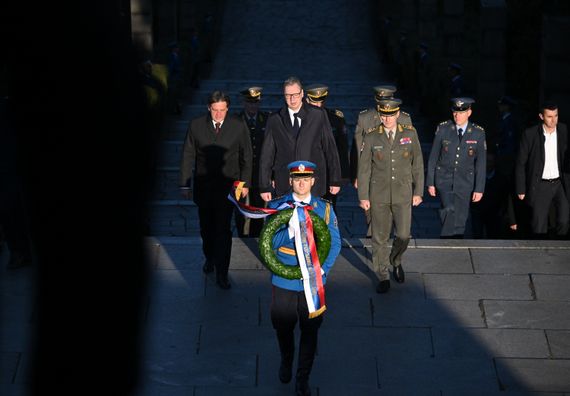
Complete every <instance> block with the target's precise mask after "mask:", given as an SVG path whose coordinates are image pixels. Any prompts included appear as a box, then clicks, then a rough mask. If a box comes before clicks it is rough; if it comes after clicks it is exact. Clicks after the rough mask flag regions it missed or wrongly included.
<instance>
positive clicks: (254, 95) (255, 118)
mask: <svg viewBox="0 0 570 396" xmlns="http://www.w3.org/2000/svg"><path fill="white" fill-rule="evenodd" d="M262 90H263V88H261V87H249V88H246V89H243V90H241V91H240V95H241V96H242V101H243V110H242V111H241V112H240V113H239V114H238V115H239V116H240V117H241V118H243V120H244V121H245V123H246V124H247V127H248V129H249V137H250V138H251V148H252V150H253V165H252V166H253V173H252V185H251V188H250V193H249V194H248V195H247V196H246V197H245V203H246V204H247V205H252V206H255V207H258V208H263V207H264V206H265V202H264V201H263V200H262V199H261V197H260V196H259V156H260V153H261V146H262V144H263V137H264V135H265V124H266V123H267V117H268V116H269V113H268V112H266V111H262V110H259V107H260V105H261V92H262ZM235 223H236V229H237V233H238V236H239V237H240V238H243V237H252V238H256V237H258V236H259V233H260V232H261V228H262V227H263V219H250V218H247V217H244V216H243V215H242V214H241V213H240V212H239V211H238V210H236V211H235Z"/></svg>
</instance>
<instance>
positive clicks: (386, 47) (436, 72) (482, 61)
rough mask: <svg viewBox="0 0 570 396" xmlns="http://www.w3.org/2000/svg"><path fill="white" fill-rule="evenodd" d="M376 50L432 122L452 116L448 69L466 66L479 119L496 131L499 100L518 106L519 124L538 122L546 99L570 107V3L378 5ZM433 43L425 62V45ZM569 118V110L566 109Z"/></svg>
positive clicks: (421, 1) (497, 0) (403, 92)
mask: <svg viewBox="0 0 570 396" xmlns="http://www.w3.org/2000/svg"><path fill="white" fill-rule="evenodd" d="M375 6H376V7H375V13H376V15H375V21H376V22H375V23H376V24H378V27H379V28H378V31H379V35H378V37H377V40H378V48H379V51H380V53H381V58H382V59H383V61H384V62H385V63H387V64H389V66H390V70H392V75H393V82H395V83H396V84H397V85H398V90H399V92H397V96H398V95H399V96H400V97H402V98H403V99H405V100H407V101H408V103H409V101H410V100H413V101H415V102H416V108H417V111H421V112H422V113H423V115H424V116H426V117H427V118H428V119H430V120H431V123H432V125H435V124H436V123H437V122H439V121H442V120H444V119H447V118H449V117H450V113H449V103H448V100H449V97H450V95H449V93H448V92H447V91H448V87H449V78H450V77H449V75H448V69H447V68H448V65H449V64H450V63H452V62H454V63H458V64H460V65H461V66H462V67H463V73H462V74H463V79H464V95H465V96H472V97H473V98H474V99H475V100H476V102H477V103H476V105H475V106H474V114H473V117H472V119H473V121H475V122H477V123H480V124H481V125H482V126H484V127H485V128H486V129H487V130H488V131H489V132H490V133H492V132H493V131H494V129H495V123H496V119H497V116H498V112H497V100H498V99H499V98H500V97H501V96H502V95H510V96H513V97H514V98H515V99H516V100H517V101H518V102H519V104H520V105H519V109H518V113H519V114H520V117H521V124H522V125H528V124H529V123H534V122H536V109H537V108H538V104H539V102H540V101H542V100H543V99H548V98H550V99H553V100H555V101H557V102H558V103H559V106H560V107H561V119H563V118H564V108H567V109H570V104H569V103H568V101H569V98H568V93H569V92H570V86H569V85H570V82H569V80H568V79H567V78H565V77H564V76H565V73H564V71H565V70H568V66H570V54H569V53H570V52H569V51H567V50H566V47H567V46H566V45H565V43H564V40H565V38H566V37H568V34H569V33H570V23H569V21H570V17H569V16H568V13H569V8H570V6H569V5H568V4H566V3H564V2H556V1H554V2H546V1H541V0H534V1H528V2H523V1H519V0H404V1H401V2H390V1H387V0H378V1H376V2H375ZM421 43H423V44H425V45H426V46H427V57H426V58H424V59H425V61H424V63H421V62H420V61H419V53H420V52H419V50H420V49H419V45H420V44H421ZM566 113H570V111H566Z"/></svg>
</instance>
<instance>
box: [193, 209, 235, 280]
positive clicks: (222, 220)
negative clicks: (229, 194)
mask: <svg viewBox="0 0 570 396" xmlns="http://www.w3.org/2000/svg"><path fill="white" fill-rule="evenodd" d="M226 201H227V203H226V202H221V203H220V205H218V206H216V207H209V206H208V207H204V206H198V216H199V218H200V235H201V236H202V250H203V252H204V256H205V257H206V261H208V262H209V263H211V264H213V265H214V267H215V268H216V277H218V278H219V279H227V276H228V269H229V267H230V257H231V252H232V229H231V224H232V214H233V210H234V206H233V204H232V203H231V202H230V201H229V200H226Z"/></svg>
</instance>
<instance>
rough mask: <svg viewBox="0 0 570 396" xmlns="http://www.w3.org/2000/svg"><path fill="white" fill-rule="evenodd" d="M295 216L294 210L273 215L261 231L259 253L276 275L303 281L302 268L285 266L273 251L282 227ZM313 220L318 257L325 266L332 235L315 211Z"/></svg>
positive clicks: (263, 261)
mask: <svg viewBox="0 0 570 396" xmlns="http://www.w3.org/2000/svg"><path fill="white" fill-rule="evenodd" d="M292 215H293V209H285V210H281V211H279V212H277V213H276V214H274V215H272V216H271V217H270V218H269V220H268V221H267V222H266V223H265V225H264V226H263V228H262V229H261V233H260V235H259V253H260V255H261V261H262V263H263V265H265V267H266V268H267V269H268V270H269V271H271V272H273V273H274V274H275V275H277V276H280V277H282V278H285V279H301V278H302V274H301V267H299V266H298V265H296V266H293V265H285V264H283V263H282V262H281V261H279V259H278V258H277V256H276V255H275V252H274V251H273V237H274V236H275V233H276V232H277V230H278V229H279V228H281V226H282V225H285V224H287V223H288V222H289V219H290V218H291V216H292ZM309 215H310V216H311V220H313V231H314V237H315V243H316V245H317V255H318V256H319V262H320V263H321V265H323V264H324V262H325V260H326V259H327V257H328V255H329V251H330V249H331V234H330V232H329V228H328V226H327V224H326V223H325V221H324V220H323V219H322V218H321V217H320V216H319V215H317V214H316V213H314V212H313V211H310V212H309Z"/></svg>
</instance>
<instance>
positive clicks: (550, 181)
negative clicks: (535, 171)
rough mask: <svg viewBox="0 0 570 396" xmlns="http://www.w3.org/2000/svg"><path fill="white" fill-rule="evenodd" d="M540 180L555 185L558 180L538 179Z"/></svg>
mask: <svg viewBox="0 0 570 396" xmlns="http://www.w3.org/2000/svg"><path fill="white" fill-rule="evenodd" d="M540 180H541V181H543V182H547V183H556V182H557V181H559V180H560V178H559V177H557V178H556V179H540Z"/></svg>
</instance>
